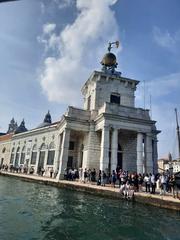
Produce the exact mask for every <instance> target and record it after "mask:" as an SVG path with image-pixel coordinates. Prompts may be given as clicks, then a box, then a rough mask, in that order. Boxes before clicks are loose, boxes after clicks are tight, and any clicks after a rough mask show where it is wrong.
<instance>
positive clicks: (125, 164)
mask: <svg viewBox="0 0 180 240" xmlns="http://www.w3.org/2000/svg"><path fill="white" fill-rule="evenodd" d="M101 63H102V65H103V68H102V71H94V72H93V73H92V74H91V76H90V77H89V79H88V80H87V81H86V82H85V84H84V86H83V87H82V94H83V97H84V108H83V109H80V108H75V107H72V106H69V107H68V110H67V111H66V113H65V114H64V115H63V116H62V118H61V119H60V120H59V121H58V122H56V123H52V122H51V116H50V113H49V112H48V113H47V114H46V116H45V118H44V121H43V123H42V124H40V125H39V126H38V127H37V128H34V129H32V130H29V131H27V129H26V127H25V123H24V122H22V123H21V124H20V126H19V127H17V126H15V121H12V123H11V125H10V126H9V129H8V133H9V132H14V135H13V136H12V139H11V150H10V152H11V154H10V155H11V156H10V159H9V164H12V165H14V166H20V165H22V166H27V167H33V168H34V170H35V174H36V173H38V172H39V170H40V169H41V168H44V169H45V174H46V175H47V176H48V175H49V171H50V170H51V169H52V168H53V170H54V171H55V172H57V173H58V175H57V178H62V177H63V174H64V169H67V168H77V169H78V168H83V169H85V168H88V169H89V168H90V169H93V168H95V169H96V170H97V171H98V170H99V169H100V170H104V171H106V172H107V173H108V174H110V173H111V172H112V170H116V168H117V166H119V167H120V168H122V169H124V170H128V171H136V172H138V173H145V172H148V173H149V172H157V134H158V133H159V132H160V131H158V130H156V126H155V124H156V122H155V121H154V120H151V118H150V115H149V110H145V109H142V108H136V107H135V91H136V87H137V85H138V83H139V81H137V80H134V79H130V78H125V77H122V76H121V73H120V72H117V71H115V68H116V67H117V62H116V56H115V55H114V54H113V53H110V52H109V53H107V54H106V55H105V56H104V58H103V60H102V62H101ZM77 77H78V76H77ZM0 154H1V153H0Z"/></svg>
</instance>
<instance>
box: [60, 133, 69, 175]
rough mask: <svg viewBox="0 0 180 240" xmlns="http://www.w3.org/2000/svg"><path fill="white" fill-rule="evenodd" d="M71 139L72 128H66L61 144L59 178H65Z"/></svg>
mask: <svg viewBox="0 0 180 240" xmlns="http://www.w3.org/2000/svg"><path fill="white" fill-rule="evenodd" d="M69 140H70V129H67V128H65V129H64V132H63V137H62V144H61V154H60V162H59V172H58V176H57V178H58V179H63V178H64V169H65V168H67V162H68V152H69Z"/></svg>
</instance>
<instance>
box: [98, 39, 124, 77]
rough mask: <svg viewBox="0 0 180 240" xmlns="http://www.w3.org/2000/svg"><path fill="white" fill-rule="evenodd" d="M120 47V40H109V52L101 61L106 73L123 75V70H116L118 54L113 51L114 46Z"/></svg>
mask: <svg viewBox="0 0 180 240" xmlns="http://www.w3.org/2000/svg"><path fill="white" fill-rule="evenodd" d="M114 46H115V47H116V48H118V47H119V41H115V42H109V45H108V53H106V54H105V55H104V57H103V59H102V61H101V64H102V66H103V67H102V71H103V72H105V73H109V74H113V75H121V72H116V71H115V68H117V65H118V63H117V61H116V56H115V55H114V54H113V53H112V52H111V49H112V48H113V47H114Z"/></svg>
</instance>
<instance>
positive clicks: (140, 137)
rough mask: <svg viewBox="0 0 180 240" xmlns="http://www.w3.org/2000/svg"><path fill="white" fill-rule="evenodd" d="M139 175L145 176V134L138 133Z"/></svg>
mask: <svg viewBox="0 0 180 240" xmlns="http://www.w3.org/2000/svg"><path fill="white" fill-rule="evenodd" d="M137 173H141V174H143V134H142V133H137Z"/></svg>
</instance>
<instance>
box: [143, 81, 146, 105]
mask: <svg viewBox="0 0 180 240" xmlns="http://www.w3.org/2000/svg"><path fill="white" fill-rule="evenodd" d="M143 83H144V96H143V97H144V109H145V108H146V85H145V80H144V81H143Z"/></svg>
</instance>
